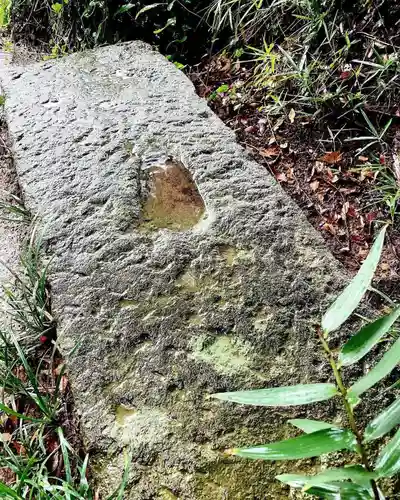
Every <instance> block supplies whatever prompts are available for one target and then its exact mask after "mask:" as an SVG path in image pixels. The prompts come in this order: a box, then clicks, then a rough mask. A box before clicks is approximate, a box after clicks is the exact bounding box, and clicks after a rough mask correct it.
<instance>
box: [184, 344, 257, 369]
mask: <svg viewBox="0 0 400 500" xmlns="http://www.w3.org/2000/svg"><path fill="white" fill-rule="evenodd" d="M191 347H192V350H193V351H192V356H193V358H194V359H196V360H199V361H204V362H205V363H208V364H211V365H213V366H214V368H215V369H216V370H217V371H220V372H222V373H235V372H237V371H238V370H243V369H245V370H248V369H249V364H250V361H249V358H248V353H249V351H250V348H249V347H248V346H247V345H246V344H245V343H244V342H243V341H242V340H240V339H235V338H234V337H233V336H230V335H224V336H219V337H213V338H210V336H207V335H201V336H200V337H198V338H196V339H195V340H194V341H193V342H192V346H191Z"/></svg>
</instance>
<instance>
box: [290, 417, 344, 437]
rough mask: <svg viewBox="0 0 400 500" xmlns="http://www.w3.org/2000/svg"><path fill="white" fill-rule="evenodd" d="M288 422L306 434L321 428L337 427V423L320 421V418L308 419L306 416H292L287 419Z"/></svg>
mask: <svg viewBox="0 0 400 500" xmlns="http://www.w3.org/2000/svg"><path fill="white" fill-rule="evenodd" d="M288 422H289V424H292V425H294V426H295V427H297V428H298V429H301V430H302V431H304V432H305V433H307V434H311V433H312V432H317V431H322V430H323V429H333V428H334V429H337V428H338V427H337V425H334V424H329V423H328V422H322V421H321V420H310V419H308V418H294V419H292V420H288Z"/></svg>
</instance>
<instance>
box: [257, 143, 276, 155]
mask: <svg viewBox="0 0 400 500" xmlns="http://www.w3.org/2000/svg"><path fill="white" fill-rule="evenodd" d="M259 153H260V155H261V156H263V157H264V158H274V157H276V156H279V155H280V153H281V150H280V148H279V146H278V145H276V144H275V145H273V146H270V147H269V148H265V149H260V150H259Z"/></svg>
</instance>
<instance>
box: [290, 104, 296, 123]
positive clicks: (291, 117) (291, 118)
mask: <svg viewBox="0 0 400 500" xmlns="http://www.w3.org/2000/svg"><path fill="white" fill-rule="evenodd" d="M295 117H296V111H295V110H294V109H293V108H291V110H290V111H289V120H290V123H293V122H294V119H295Z"/></svg>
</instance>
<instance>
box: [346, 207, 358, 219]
mask: <svg viewBox="0 0 400 500" xmlns="http://www.w3.org/2000/svg"><path fill="white" fill-rule="evenodd" d="M347 215H348V216H349V217H356V216H357V210H356V209H355V208H354V207H353V206H351V205H350V206H349V208H348V210H347Z"/></svg>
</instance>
